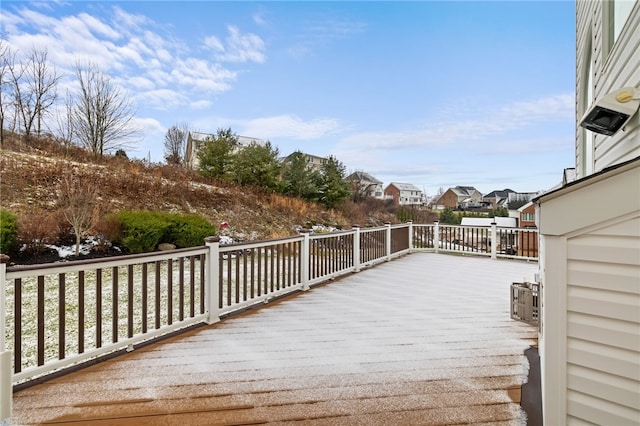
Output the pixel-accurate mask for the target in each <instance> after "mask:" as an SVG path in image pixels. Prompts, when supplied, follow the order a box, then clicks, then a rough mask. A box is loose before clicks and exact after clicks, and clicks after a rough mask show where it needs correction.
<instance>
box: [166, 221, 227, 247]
mask: <svg viewBox="0 0 640 426" xmlns="http://www.w3.org/2000/svg"><path fill="white" fill-rule="evenodd" d="M170 221H171V228H170V229H169V234H168V235H166V236H165V238H166V239H167V241H164V242H168V243H171V244H175V245H176V246H178V247H197V246H201V245H203V244H204V239H205V238H206V237H208V236H211V235H215V233H216V229H215V228H214V227H213V225H211V224H210V223H209V221H208V220H207V219H205V218H203V217H201V216H197V215H177V214H174V215H171V217H170Z"/></svg>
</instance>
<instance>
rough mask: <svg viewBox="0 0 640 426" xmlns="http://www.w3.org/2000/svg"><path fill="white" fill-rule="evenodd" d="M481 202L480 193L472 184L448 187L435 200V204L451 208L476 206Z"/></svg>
mask: <svg viewBox="0 0 640 426" xmlns="http://www.w3.org/2000/svg"><path fill="white" fill-rule="evenodd" d="M481 203H482V193H481V192H480V191H478V190H477V189H476V188H474V187H473V186H456V187H454V188H449V189H447V190H446V191H445V192H444V193H443V194H442V195H441V196H440V197H439V198H438V200H437V201H436V205H438V206H444V207H449V208H451V209H458V208H460V209H466V208H478V207H480V206H481Z"/></svg>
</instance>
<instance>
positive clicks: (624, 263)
mask: <svg viewBox="0 0 640 426" xmlns="http://www.w3.org/2000/svg"><path fill="white" fill-rule="evenodd" d="M638 182H640V159H639V160H636V161H633V162H631V163H629V164H626V165H622V166H620V167H619V168H618V169H617V170H612V171H610V172H608V173H606V174H602V175H600V176H594V177H593V178H591V179H588V180H586V181H584V182H581V183H579V184H578V185H576V186H575V187H573V188H572V187H568V188H565V189H563V190H560V191H559V192H558V194H557V195H555V196H553V195H550V196H548V197H547V198H546V199H545V196H543V197H542V198H541V204H540V232H541V235H542V245H543V246H544V247H545V250H544V253H543V259H542V260H541V264H542V265H544V272H543V301H542V304H543V311H542V318H543V333H542V339H541V348H542V355H543V357H544V359H543V360H542V365H543V366H544V367H543V382H544V383H543V398H544V399H545V401H546V403H547V405H548V407H547V408H549V411H548V412H545V420H546V422H547V423H549V424H567V425H574V424H576V425H577V424H603V425H616V426H617V425H638V421H639V420H640V191H637V188H638ZM634 188H635V190H634ZM593 200H600V201H602V202H603V203H604V204H606V205H607V206H608V207H607V208H606V209H598V208H592V209H587V208H586V207H585V206H586V205H587V204H583V203H589V202H590V203H593ZM616 200H617V201H616ZM591 205H592V206H593V204H591ZM572 218H574V219H572ZM549 309H553V311H552V312H549ZM560 324H561V326H560ZM547 415H549V417H547Z"/></svg>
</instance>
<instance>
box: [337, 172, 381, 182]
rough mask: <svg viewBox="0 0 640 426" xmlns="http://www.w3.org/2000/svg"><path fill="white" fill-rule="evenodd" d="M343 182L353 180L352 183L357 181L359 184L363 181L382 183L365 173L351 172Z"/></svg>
mask: <svg viewBox="0 0 640 426" xmlns="http://www.w3.org/2000/svg"><path fill="white" fill-rule="evenodd" d="M345 180H353V181H359V182H362V181H365V182H370V183H376V184H380V183H382V181H379V180H378V179H376V178H374V177H373V176H371V175H370V174H369V173H365V172H353V173H351V174H350V175H349V176H347V177H346V178H345Z"/></svg>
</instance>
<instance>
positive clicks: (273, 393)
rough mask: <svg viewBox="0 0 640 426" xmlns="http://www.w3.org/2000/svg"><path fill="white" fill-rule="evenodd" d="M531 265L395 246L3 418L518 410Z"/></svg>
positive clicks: (355, 418)
mask: <svg viewBox="0 0 640 426" xmlns="http://www.w3.org/2000/svg"><path fill="white" fill-rule="evenodd" d="M536 270H537V265H536V264H534V263H526V262H522V261H513V260H491V259H487V258H479V257H462V256H449V255H438V254H428V253H415V254H411V255H408V256H404V257H402V258H400V259H396V260H394V261H392V262H387V263H384V264H382V265H379V266H376V267H375V268H371V269H366V270H363V271H361V272H359V273H357V274H352V275H349V276H347V277H345V278H342V279H339V280H336V281H334V282H331V283H329V284H327V285H322V286H318V287H315V288H313V289H312V290H311V291H309V292H305V293H302V294H298V295H296V296H292V297H288V298H285V299H283V300H280V301H278V302H275V303H272V304H269V305H265V306H264V307H263V308H260V309H254V310H251V311H249V312H246V313H244V314H242V315H238V316H234V317H230V318H227V319H225V320H224V321H222V322H220V323H217V324H214V325H212V326H203V327H199V328H196V329H192V330H190V331H188V332H186V333H184V334H181V335H178V336H174V337H172V338H169V339H166V340H163V341H160V342H157V343H154V344H151V345H149V346H146V347H143V348H140V349H136V350H135V351H133V352H131V353H128V354H126V355H123V356H120V357H117V358H114V359H111V360H109V361H105V362H102V363H99V364H97V365H94V366H91V367H88V368H85V369H83V370H80V371H77V372H74V373H71V374H67V375H64V376H61V377H58V378H55V379H52V380H50V381H48V382H46V383H43V384H40V385H36V386H33V387H30V388H26V389H24V390H21V391H19V392H16V393H15V395H14V416H13V417H12V419H11V420H12V424H16V425H22V424H25V425H27V424H45V423H46V424H49V423H50V424H95V425H103V424H110V425H119V424H123V425H124V424H140V425H145V424H153V425H162V424H167V425H173V424H178V425H181V426H185V425H205V424H206V425H223V424H226V425H232V424H264V423H269V424H274V425H279V424H282V425H285V424H310V425H342V424H344V425H360V424H362V425H388V424H434V425H435V424H465V423H467V424H468V423H474V424H496V425H498V424H513V425H520V424H524V418H525V414H524V412H523V411H522V410H521V408H520V406H519V398H520V392H519V389H520V386H521V385H522V384H523V382H524V381H525V380H526V373H527V361H526V357H525V356H524V351H525V350H526V349H527V348H528V347H529V346H530V345H532V344H535V342H536V338H537V329H536V328H535V327H533V326H531V325H528V324H524V323H521V322H516V321H512V320H511V319H510V318H509V286H510V284H511V283H512V282H513V281H521V280H522V279H523V278H533V274H534V272H536Z"/></svg>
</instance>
